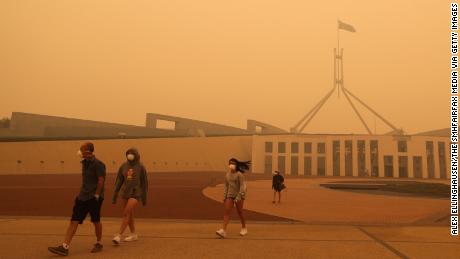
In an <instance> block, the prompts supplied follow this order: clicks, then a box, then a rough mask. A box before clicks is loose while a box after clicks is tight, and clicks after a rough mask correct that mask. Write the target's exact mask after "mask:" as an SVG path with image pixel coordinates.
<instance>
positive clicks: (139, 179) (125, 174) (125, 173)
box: [112, 148, 148, 245]
mask: <svg viewBox="0 0 460 259" xmlns="http://www.w3.org/2000/svg"><path fill="white" fill-rule="evenodd" d="M140 158H141V156H140V155H139V152H138V151H137V150H136V149H135V148H130V149H128V150H127V151H126V159H127V161H126V162H125V163H124V164H122V165H121V167H120V169H119V170H118V175H117V180H116V182H115V192H114V194H113V199H112V203H113V204H115V203H116V202H117V198H118V193H119V192H120V189H121V197H122V198H123V202H124V203H123V206H124V207H123V220H122V222H121V226H120V232H119V233H118V234H116V235H115V237H114V238H113V239H112V241H113V243H114V244H116V245H118V244H120V242H121V236H122V235H123V232H124V231H125V229H126V227H127V226H129V230H130V231H131V235H129V236H128V237H126V238H125V239H124V241H126V242H130V241H136V240H137V239H138V236H137V234H136V229H135V226H134V208H135V207H136V205H137V204H138V203H139V202H142V205H144V206H145V204H146V203H147V191H148V181H147V171H146V170H145V167H144V165H143V164H142V163H141V162H140Z"/></svg>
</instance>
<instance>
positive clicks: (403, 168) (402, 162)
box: [398, 156, 409, 178]
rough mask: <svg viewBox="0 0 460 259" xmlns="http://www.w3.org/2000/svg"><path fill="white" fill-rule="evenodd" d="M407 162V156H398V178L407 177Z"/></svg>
mask: <svg viewBox="0 0 460 259" xmlns="http://www.w3.org/2000/svg"><path fill="white" fill-rule="evenodd" d="M407 164H408V162H407V156H400V157H399V158H398V165H399V178H407V177H409V175H408V169H407Z"/></svg>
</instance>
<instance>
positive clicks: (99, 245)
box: [91, 243, 104, 253]
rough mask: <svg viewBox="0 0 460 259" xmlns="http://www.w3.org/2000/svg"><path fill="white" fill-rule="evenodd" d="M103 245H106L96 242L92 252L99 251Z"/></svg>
mask: <svg viewBox="0 0 460 259" xmlns="http://www.w3.org/2000/svg"><path fill="white" fill-rule="evenodd" d="M103 247H104V246H103V245H101V244H99V243H96V244H94V247H93V249H92V250H91V253H99V252H101V251H102V248H103Z"/></svg>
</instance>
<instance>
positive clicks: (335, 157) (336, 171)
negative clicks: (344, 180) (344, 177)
mask: <svg viewBox="0 0 460 259" xmlns="http://www.w3.org/2000/svg"><path fill="white" fill-rule="evenodd" d="M332 152H333V153H332V174H333V175H334V176H340V141H339V140H334V141H333V142H332Z"/></svg>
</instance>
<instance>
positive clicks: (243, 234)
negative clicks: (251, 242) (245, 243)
mask: <svg viewBox="0 0 460 259" xmlns="http://www.w3.org/2000/svg"><path fill="white" fill-rule="evenodd" d="M247 234H248V229H247V228H242V229H241V231H240V236H243V237H244V236H246V235H247Z"/></svg>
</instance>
